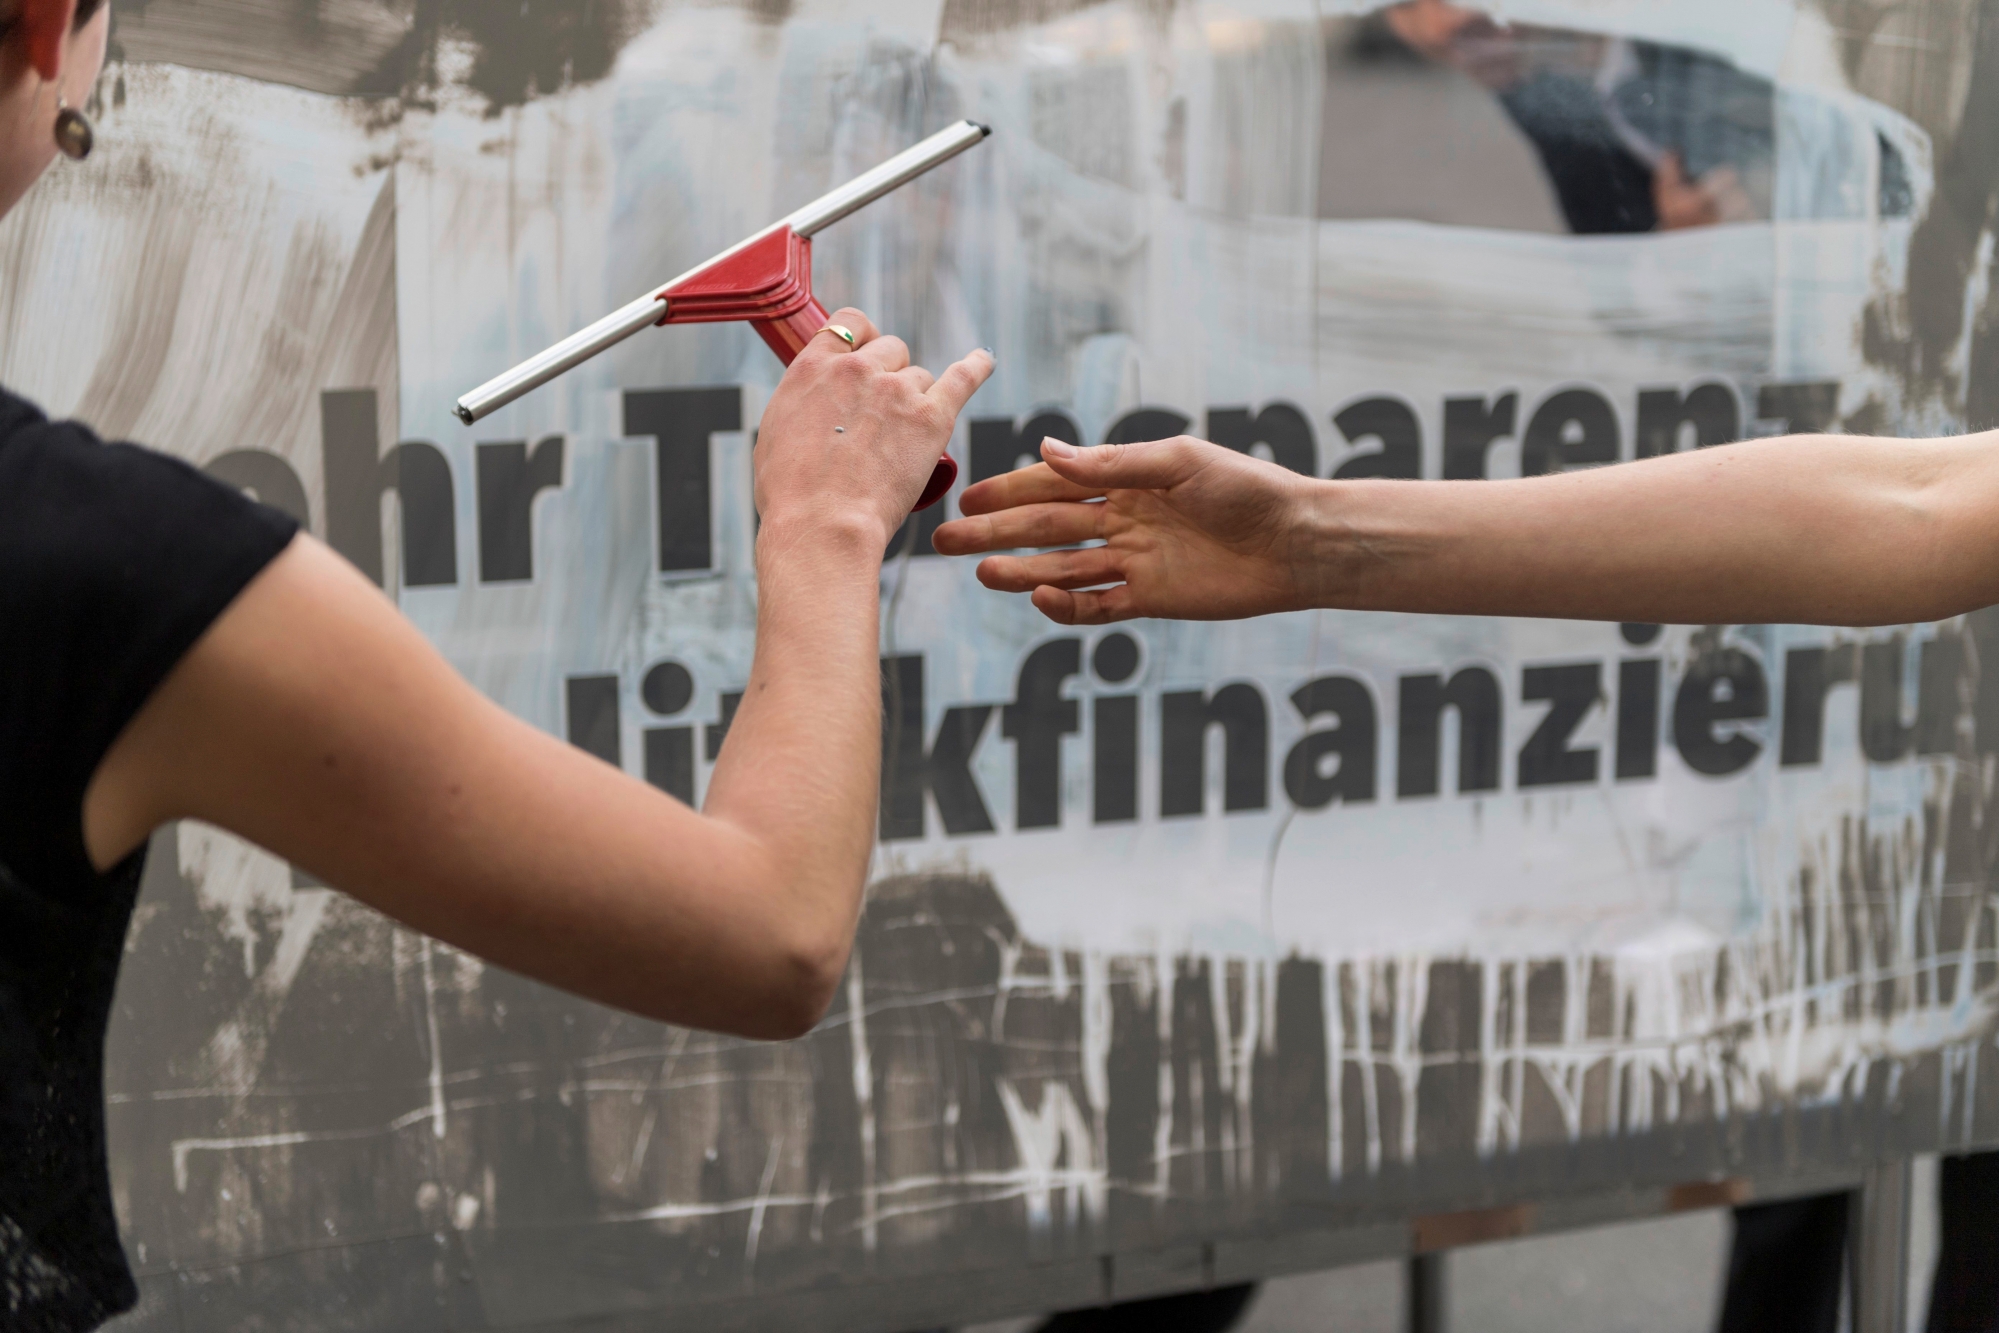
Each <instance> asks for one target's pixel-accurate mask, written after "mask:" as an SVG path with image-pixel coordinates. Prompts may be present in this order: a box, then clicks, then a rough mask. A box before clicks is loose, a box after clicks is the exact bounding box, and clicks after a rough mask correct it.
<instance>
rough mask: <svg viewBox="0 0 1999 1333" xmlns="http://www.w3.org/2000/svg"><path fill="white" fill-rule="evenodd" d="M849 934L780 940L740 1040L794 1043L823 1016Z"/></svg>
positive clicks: (804, 935)
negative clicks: (752, 1039) (743, 1037)
mask: <svg viewBox="0 0 1999 1333" xmlns="http://www.w3.org/2000/svg"><path fill="white" fill-rule="evenodd" d="M853 942H854V938H853V932H852V930H851V929H837V928H836V929H832V930H821V931H816V932H800V934H799V935H798V937H796V938H789V939H785V940H783V941H782V942H781V943H780V944H779V947H778V948H777V949H776V951H775V956H774V957H773V958H772V959H771V960H770V963H769V976H768V979H767V982H766V984H765V985H764V986H763V987H762V988H761V990H762V996H761V997H760V999H759V1000H758V1001H757V1004H756V1006H755V1012H754V1013H751V1014H749V1015H746V1018H747V1019H748V1021H747V1022H746V1023H745V1024H744V1025H743V1027H742V1029H741V1031H740V1033H739V1035H741V1036H745V1037H751V1038H754V1039H755V1040H758V1041H793V1040H795V1039H797V1038H799V1037H802V1036H804V1035H805V1034H806V1033H808V1032H810V1031H812V1029H813V1028H815V1027H817V1026H819V1020H821V1019H822V1018H824V1017H825V1016H826V1010H827V1009H828V1008H830V1007H831V1006H832V1003H833V997H834V995H836V994H837V993H838V992H839V989H840V979H841V978H842V977H844V976H845V975H846V972H847V956H848V954H849V953H850V952H851V951H852V949H853Z"/></svg>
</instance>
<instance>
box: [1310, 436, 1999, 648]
mask: <svg viewBox="0 0 1999 1333" xmlns="http://www.w3.org/2000/svg"><path fill="white" fill-rule="evenodd" d="M1995 455H1999V438H1995V437H1994V436H1993V435H1989V434H1988V435H1976V436H1965V437H1959V438H1955V439H1947V440H1889V439H1867V438H1861V437H1848V436H1789V437H1785V438H1782V439H1774V440H1759V441H1750V442H1746V443H1743V444H1738V445H1731V446H1728V447H1725V448H1719V449H1706V450H1701V451H1699V452H1696V453H1690V454H1676V455H1671V456H1668V457H1665V458H1659V459H1653V460H1647V461H1644V462H1640V463H1633V464H1627V465H1624V466H1620V467H1610V468H1600V469H1595V470H1592V471H1587V472H1572V473H1565V474H1561V475H1557V476H1550V477H1536V478H1531V479H1526V480H1520V481H1497V482H1483V481H1478V482H1328V483H1325V484H1324V485H1323V486H1321V487H1319V488H1318V489H1316V490H1315V491H1314V492H1313V494H1312V496H1311V499H1310V501H1309V516H1308V517H1307V518H1306V519H1305V520H1304V527H1305V530H1306V531H1308V532H1309V534H1310V535H1309V537H1308V538H1307V544H1308V547H1309V554H1308V559H1309V563H1310V565H1311V567H1312V568H1313V569H1314V570H1315V571H1317V576H1316V578H1315V580H1314V582H1313V583H1312V584H1311V586H1310V588H1309V591H1308V593H1307V596H1308V598H1309V600H1310V601H1311V603H1312V604H1314V605H1320V606H1342V607H1354V608H1360V609H1372V610H1405V611H1424V612H1442V613H1457V614H1484V615H1520V616H1552V617H1563V618H1573V619H1590V620H1631V621H1658V622H1668V623H1705V622H1728V623H1763V622H1798V623H1816V624H1841V625H1861V624H1897V623H1904V622H1909V621H1917V620H1930V619H1937V618H1941V617H1943V616H1948V615H1954V614H1957V613H1959V612H1962V611H1966V610H1970V609H1973V608H1975V607H1979V606H1984V605H1987V604H1989V603H1991V602H1994V601H1999V457H1995Z"/></svg>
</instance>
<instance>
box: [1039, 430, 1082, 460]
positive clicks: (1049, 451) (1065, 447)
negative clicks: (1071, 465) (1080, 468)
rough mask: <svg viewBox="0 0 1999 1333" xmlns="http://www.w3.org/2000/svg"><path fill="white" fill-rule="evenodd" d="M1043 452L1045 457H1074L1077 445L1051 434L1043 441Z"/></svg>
mask: <svg viewBox="0 0 1999 1333" xmlns="http://www.w3.org/2000/svg"><path fill="white" fill-rule="evenodd" d="M1041 453H1042V456H1043V457H1044V458H1074V457H1075V456H1076V446H1075V445H1073V444H1068V443H1065V442H1063V441H1061V440H1058V439H1056V438H1055V437H1054V436H1052V435H1050V436H1047V437H1045V438H1044V439H1043V440H1042V441H1041Z"/></svg>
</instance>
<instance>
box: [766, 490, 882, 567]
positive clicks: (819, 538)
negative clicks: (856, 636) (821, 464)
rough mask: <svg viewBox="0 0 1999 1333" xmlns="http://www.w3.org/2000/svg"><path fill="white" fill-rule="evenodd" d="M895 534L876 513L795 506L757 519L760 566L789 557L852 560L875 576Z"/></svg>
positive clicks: (837, 560) (840, 561)
mask: <svg viewBox="0 0 1999 1333" xmlns="http://www.w3.org/2000/svg"><path fill="white" fill-rule="evenodd" d="M893 536H894V533H893V532H890V531H888V530H886V529H885V527H884V526H883V523H882V520H881V517H880V516H879V515H876V514H870V513H867V512H865V511H861V510H851V509H833V508H830V507H828V508H806V507H804V506H795V507H792V508H789V509H780V510H777V511H775V512H772V513H770V514H767V515H765V516H763V517H762V518H761V520H760V521H759V522H758V525H757V563H758V566H759V568H761V567H762V566H763V564H764V562H765V561H766V560H768V559H771V558H780V559H782V558H789V557H804V558H807V559H820V560H832V561H836V562H839V563H842V564H845V563H849V562H852V563H856V564H863V565H867V566H869V568H870V575H869V576H870V577H873V570H874V569H875V568H878V567H879V566H880V564H881V558H882V552H883V551H885V550H887V549H888V543H889V540H890V538H891V537H893Z"/></svg>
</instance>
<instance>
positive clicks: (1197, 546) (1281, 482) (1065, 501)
mask: <svg viewBox="0 0 1999 1333" xmlns="http://www.w3.org/2000/svg"><path fill="white" fill-rule="evenodd" d="M1041 456H1042V458H1043V459H1044V460H1046V461H1044V462H1041V463H1037V464H1035V465H1034V466H1032V467H1026V468H1022V469H1020V470H1019V471H1017V472H1010V473H1007V474H1006V475H1004V476H999V477H990V478H988V479H986V480H985V481H982V482H979V483H978V484H977V485H975V486H972V487H970V488H968V489H967V490H966V491H965V493H964V495H963V496H962V497H961V498H960V499H959V503H958V507H959V510H960V512H962V513H963V514H964V515H965V517H963V518H959V519H954V520H952V521H951V522H948V523H945V524H943V525H942V526H941V527H939V528H938V529H937V532H936V534H935V535H934V536H933V537H932V543H933V544H934V545H935V547H936V548H937V550H938V551H940V552H942V553H943V554H945V555H973V554H977V553H980V552H985V551H1013V550H1017V549H1019V548H1021V547H1050V546H1061V547H1068V548H1070V549H1066V550H1054V551H1042V552H1040V553H1039V554H1034V555H1011V554H1006V555H991V556H988V557H987V558H986V559H985V560H983V561H981V562H980V563H979V570H978V574H979V582H981V583H983V584H985V585H986V587H988V588H991V589H993V590H995V591H997V592H1032V593H1033V597H1034V605H1035V606H1036V607H1037V608H1038V609H1039V610H1040V611H1041V613H1042V614H1043V615H1045V616H1047V617H1048V618H1049V619H1050V620H1054V621H1058V622H1060V623H1061V624H1064V625H1097V624H1104V623H1107V622H1109V621H1114V620H1130V619H1132V618H1133V617H1135V616H1166V617H1173V618H1176V619H1182V620H1233V619H1237V618H1240V617H1243V616H1256V615H1263V614H1266V613H1268V612H1272V611H1288V610H1293V609H1296V608H1299V607H1303V606H1308V605H1311V604H1312V599H1311V597H1310V596H1309V595H1308V594H1307V592H1306V590H1305V585H1307V584H1309V583H1310V582H1311V581H1312V580H1313V578H1314V575H1315V570H1314V565H1315V562H1314V561H1312V560H1311V559H1309V558H1307V557H1306V553H1305V552H1303V551H1300V550H1297V549H1294V548H1295V547H1296V546H1297V544H1298V542H1299V540H1300V536H1301V534H1302V533H1304V532H1305V531H1307V530H1308V529H1309V526H1310V525H1309V524H1305V523H1302V522H1301V521H1300V519H1301V517H1302V515H1301V511H1302V510H1304V509H1305V508H1307V507H1308V506H1309V505H1310V504H1311V503H1312V501H1313V483H1312V482H1311V481H1310V480H1309V479H1307V478H1304V477H1300V476H1297V475H1295V474H1294V473H1291V472H1289V471H1286V470H1285V469H1284V468H1281V467H1278V466H1277V465H1275V464H1274V463H1266V462H1263V461H1262V460H1260V459H1257V458H1252V457H1249V456H1247V455H1244V454H1239V453H1235V452H1233V451H1232V450H1228V449H1224V448H1222V447H1221V446H1219V445H1214V444H1208V443H1205V442H1203V441H1201V440H1195V439H1189V438H1187V437H1185V436H1182V437H1180V438H1178V439H1171V440H1158V441H1154V442H1152V443H1147V444H1106V445H1100V446H1098V447H1096V448H1092V449H1078V448H1076V447H1074V446H1072V445H1068V444H1064V443H1062V442H1061V441H1059V440H1044V441H1042V444H1041ZM1099 540H1100V541H1101V542H1102V543H1103V544H1102V545H1100V546H1088V547H1080V548H1078V547H1077V545H1076V544H1077V543H1081V542H1088V541H1099ZM1318 573H1319V575H1320V576H1321V577H1322V576H1323V571H1318Z"/></svg>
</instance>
